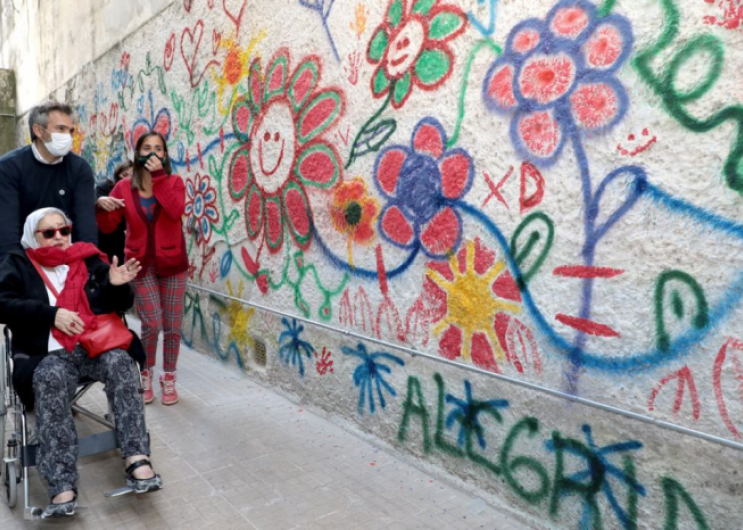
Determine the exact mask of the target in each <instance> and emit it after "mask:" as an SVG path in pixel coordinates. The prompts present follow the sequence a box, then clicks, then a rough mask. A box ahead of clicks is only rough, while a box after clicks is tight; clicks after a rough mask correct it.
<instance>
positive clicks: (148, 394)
mask: <svg viewBox="0 0 743 530" xmlns="http://www.w3.org/2000/svg"><path fill="white" fill-rule="evenodd" d="M142 389H143V390H144V393H143V394H142V399H143V400H144V404H145V405H148V404H150V403H152V402H153V401H155V393H154V392H153V391H152V370H142Z"/></svg>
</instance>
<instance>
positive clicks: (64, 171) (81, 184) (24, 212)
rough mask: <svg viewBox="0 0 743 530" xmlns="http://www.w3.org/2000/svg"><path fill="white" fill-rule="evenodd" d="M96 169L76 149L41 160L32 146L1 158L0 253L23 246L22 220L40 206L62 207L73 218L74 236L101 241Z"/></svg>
mask: <svg viewBox="0 0 743 530" xmlns="http://www.w3.org/2000/svg"><path fill="white" fill-rule="evenodd" d="M94 182H95V181H94V178H93V170H92V169H90V165H89V164H88V163H87V162H86V161H85V160H84V159H82V158H80V157H79V156H77V155H76V154H74V153H69V154H68V155H66V156H65V157H64V158H63V159H62V162H60V163H59V164H53V165H48V164H42V163H41V162H39V161H38V160H36V158H35V157H34V154H33V151H31V146H30V145H27V146H25V147H21V148H19V149H16V150H14V151H11V152H9V153H7V154H6V155H4V156H3V157H2V158H0V190H2V192H1V193H0V227H2V229H0V257H2V255H3V254H5V253H6V252H8V251H10V250H13V249H18V250H20V249H21V245H20V241H21V236H22V235H23V223H24V222H25V220H26V217H28V214H30V213H31V212H33V211H35V210H38V209H39V208H46V207H55V208H59V209H60V210H62V211H63V212H65V213H66V214H67V216H68V217H69V218H70V219H72V240H73V241H76V242H78V241H84V242H86V243H93V244H94V245H95V244H97V243H98V227H97V225H96V220H95V192H94V189H93V188H94V186H95V184H94Z"/></svg>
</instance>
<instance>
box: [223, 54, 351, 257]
mask: <svg viewBox="0 0 743 530" xmlns="http://www.w3.org/2000/svg"><path fill="white" fill-rule="evenodd" d="M290 66H291V59H290V55H289V50H287V49H281V50H279V51H278V52H277V53H276V55H275V56H274V57H273V58H272V59H271V61H270V62H269V65H268V68H266V70H265V72H262V71H261V67H260V61H259V60H258V59H256V60H255V61H254V62H253V64H252V65H251V66H250V72H249V74H248V93H247V94H246V95H245V96H244V97H242V98H240V99H238V100H237V101H236V102H235V104H234V106H233V110H232V126H233V128H234V130H235V135H236V137H237V138H238V139H239V140H240V141H242V142H243V145H242V146H241V147H240V148H239V149H238V150H237V151H236V152H235V154H234V155H233V157H232V161H231V163H230V180H229V189H230V193H231V194H232V197H233V199H235V200H241V199H242V198H243V197H245V198H246V199H245V221H246V227H247V232H248V236H249V237H250V238H251V239H258V237H260V236H261V235H262V237H263V239H264V240H265V242H266V243H267V245H268V248H269V250H270V251H272V252H277V251H278V250H279V249H280V248H281V246H282V244H283V241H284V228H285V227H288V228H289V232H290V234H291V235H292V238H293V239H294V241H295V242H296V243H297V245H298V246H299V247H300V248H303V249H305V248H307V246H308V245H309V241H310V236H311V230H312V211H311V209H310V203H309V200H308V198H307V193H306V191H305V186H312V187H318V188H329V187H331V186H332V185H334V184H335V183H336V182H337V181H338V180H339V179H340V178H341V165H340V162H339V160H340V159H339V157H338V153H337V152H336V150H335V148H334V147H333V146H332V145H331V144H330V143H328V142H327V141H326V140H324V139H323V135H324V133H326V132H327V131H328V129H330V128H331V127H332V126H333V125H335V123H336V122H337V121H338V119H339V117H340V116H341V114H342V112H343V109H344V106H345V103H344V100H343V95H342V94H341V92H340V91H339V90H337V89H332V88H331V89H325V90H318V89H317V87H318V85H319V83H320V78H321V68H320V60H319V58H317V57H315V56H308V57H305V58H304V59H303V60H302V61H301V62H300V64H299V65H298V66H297V67H296V68H295V69H294V70H293V71H292V70H291V69H290Z"/></svg>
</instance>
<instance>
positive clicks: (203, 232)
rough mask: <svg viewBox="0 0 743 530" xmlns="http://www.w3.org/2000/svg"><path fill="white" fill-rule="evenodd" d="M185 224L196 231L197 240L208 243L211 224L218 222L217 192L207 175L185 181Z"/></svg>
mask: <svg viewBox="0 0 743 530" xmlns="http://www.w3.org/2000/svg"><path fill="white" fill-rule="evenodd" d="M186 217H187V218H188V221H187V223H186V226H188V228H189V230H195V231H196V238H197V240H202V241H204V242H205V243H208V242H209V240H210V239H211V237H212V225H213V224H216V223H218V222H219V210H217V192H216V191H215V190H214V188H212V185H211V181H210V180H209V175H204V176H201V175H200V174H198V173H197V174H196V178H194V179H193V180H192V179H188V180H187V181H186Z"/></svg>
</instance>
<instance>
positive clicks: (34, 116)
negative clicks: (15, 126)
mask: <svg viewBox="0 0 743 530" xmlns="http://www.w3.org/2000/svg"><path fill="white" fill-rule="evenodd" d="M54 111H57V112H62V113H64V114H67V115H68V116H72V107H70V106H69V105H68V104H67V103H59V102H58V101H51V100H50V101H45V102H43V103H41V104H39V105H36V106H35V107H34V108H32V109H31V113H30V114H29V116H28V129H29V131H31V141H32V142H33V141H34V140H35V139H36V135H35V134H34V125H35V124H37V123H38V124H39V125H41V127H43V128H44V129H46V127H47V125H49V113H50V112H54Z"/></svg>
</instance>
